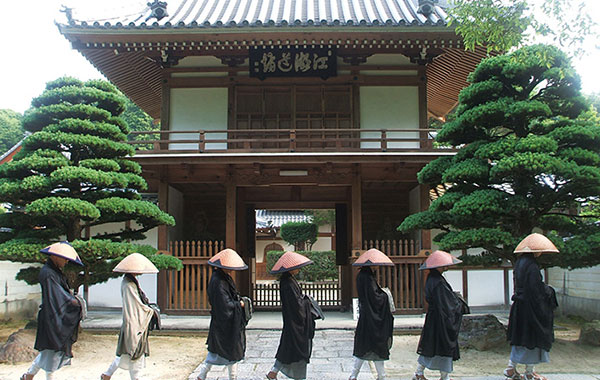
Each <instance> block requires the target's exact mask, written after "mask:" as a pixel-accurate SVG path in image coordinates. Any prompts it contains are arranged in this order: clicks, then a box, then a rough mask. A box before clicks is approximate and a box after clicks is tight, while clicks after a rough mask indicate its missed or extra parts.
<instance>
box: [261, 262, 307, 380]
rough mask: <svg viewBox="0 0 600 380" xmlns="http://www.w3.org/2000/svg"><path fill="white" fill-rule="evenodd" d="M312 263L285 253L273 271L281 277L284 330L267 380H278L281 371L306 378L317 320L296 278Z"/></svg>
mask: <svg viewBox="0 0 600 380" xmlns="http://www.w3.org/2000/svg"><path fill="white" fill-rule="evenodd" d="M312 263H313V262H312V261H311V260H309V259H308V258H307V257H305V256H303V255H301V254H299V253H296V252H286V253H284V254H283V255H282V256H281V257H280V258H279V260H277V262H276V263H275V265H273V269H272V270H271V274H281V277H280V280H279V284H280V285H279V294H280V297H281V313H282V314H283V330H282V331H281V339H280V340H279V347H278V348H277V354H276V355H275V359H276V360H275V364H274V365H273V368H271V371H269V373H268V374H267V379H276V378H277V373H279V372H280V371H281V372H282V373H283V374H284V375H286V376H287V377H289V378H292V379H296V380H303V379H306V366H307V364H308V362H309V361H310V356H311V353H312V339H313V338H314V336H315V317H314V316H313V311H312V310H313V306H312V305H313V304H312V301H311V300H310V299H309V298H308V297H307V296H305V295H304V294H302V289H301V288H300V285H299V284H298V281H296V278H295V277H294V275H296V274H297V273H298V272H299V270H300V268H302V267H304V266H306V265H309V264H312Z"/></svg>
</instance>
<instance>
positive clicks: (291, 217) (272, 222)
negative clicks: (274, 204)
mask: <svg viewBox="0 0 600 380" xmlns="http://www.w3.org/2000/svg"><path fill="white" fill-rule="evenodd" d="M255 212H256V227H257V228H265V227H269V226H272V227H281V225H283V224H285V223H287V222H308V221H309V220H310V217H309V216H307V215H305V214H304V211H290V210H256V211H255Z"/></svg>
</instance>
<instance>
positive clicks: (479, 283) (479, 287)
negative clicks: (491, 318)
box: [444, 269, 513, 306]
mask: <svg viewBox="0 0 600 380" xmlns="http://www.w3.org/2000/svg"><path fill="white" fill-rule="evenodd" d="M444 277H445V278H446V280H447V281H448V283H449V284H450V286H452V289H453V290H454V291H456V292H459V293H460V294H462V295H463V296H464V294H463V288H462V281H463V272H462V270H452V269H451V270H448V271H446V272H444ZM467 286H468V292H469V294H468V303H469V306H497V305H503V304H504V273H503V270H501V269H498V270H496V269H488V270H469V271H468V274H467ZM508 292H509V293H508V294H509V296H512V294H513V274H512V269H510V270H509V271H508Z"/></svg>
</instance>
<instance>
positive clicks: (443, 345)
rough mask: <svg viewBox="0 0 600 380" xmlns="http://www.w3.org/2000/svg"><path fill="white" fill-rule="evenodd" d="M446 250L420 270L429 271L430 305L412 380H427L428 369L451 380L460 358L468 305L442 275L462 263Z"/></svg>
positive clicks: (446, 379)
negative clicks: (452, 266)
mask: <svg viewBox="0 0 600 380" xmlns="http://www.w3.org/2000/svg"><path fill="white" fill-rule="evenodd" d="M461 262H462V261H461V260H458V259H456V258H454V256H452V255H451V254H449V253H448V252H444V251H435V252H433V253H432V254H431V255H429V257H427V260H425V262H424V263H423V265H421V267H420V268H419V269H420V270H426V269H428V270H429V275H428V276H427V281H426V282H425V299H426V300H427V303H428V304H429V309H428V310H427V315H426V316H425V324H424V325H423V330H421V339H420V340H419V347H418V348H417V353H418V354H419V359H418V365H417V370H416V372H415V374H414V376H413V378H412V380H427V378H426V377H425V368H428V369H431V370H439V371H440V380H449V379H450V373H451V372H452V371H453V369H454V367H453V361H455V360H458V359H459V358H460V353H459V350H458V332H459V330H460V324H461V321H462V315H463V312H464V311H465V309H466V305H463V303H462V302H461V299H460V298H459V297H458V296H457V295H456V294H455V293H454V292H453V291H452V287H450V284H448V282H447V281H446V279H445V278H444V277H443V276H442V273H443V272H444V271H446V270H447V269H448V267H449V266H451V265H456V264H459V263H461Z"/></svg>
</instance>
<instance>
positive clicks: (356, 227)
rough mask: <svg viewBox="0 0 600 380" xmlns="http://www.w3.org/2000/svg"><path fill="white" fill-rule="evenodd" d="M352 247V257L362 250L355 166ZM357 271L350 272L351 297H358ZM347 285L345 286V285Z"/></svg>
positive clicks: (359, 188) (359, 193)
mask: <svg viewBox="0 0 600 380" xmlns="http://www.w3.org/2000/svg"><path fill="white" fill-rule="evenodd" d="M351 204H352V220H351V222H352V230H351V231H352V243H351V244H352V245H351V252H352V256H353V257H356V254H357V253H358V251H360V250H362V180H361V175H360V167H359V166H358V164H357V165H355V167H354V176H353V178H352V199H351ZM356 274H357V271H356V270H352V278H351V279H350V280H351V282H352V284H351V286H352V297H353V298H356V297H358V292H357V290H356V281H355V280H354V279H355V278H356ZM346 285H347V284H346Z"/></svg>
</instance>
